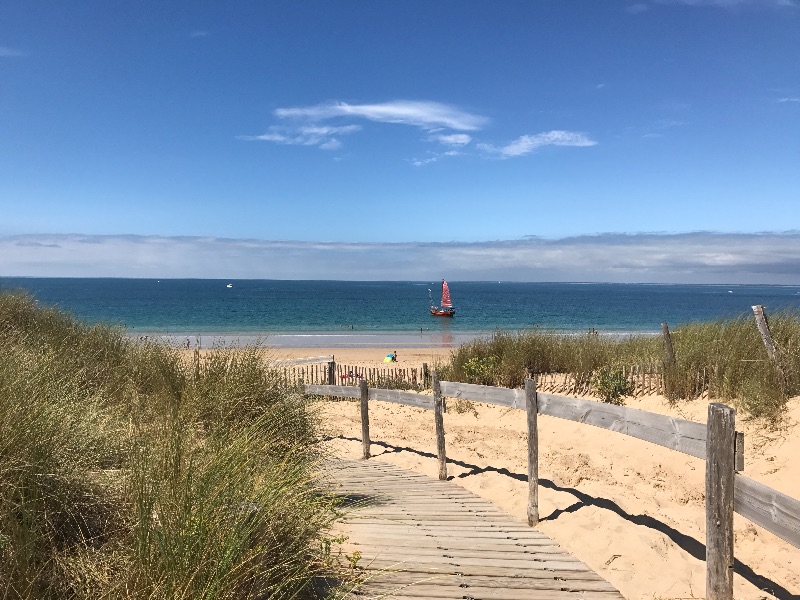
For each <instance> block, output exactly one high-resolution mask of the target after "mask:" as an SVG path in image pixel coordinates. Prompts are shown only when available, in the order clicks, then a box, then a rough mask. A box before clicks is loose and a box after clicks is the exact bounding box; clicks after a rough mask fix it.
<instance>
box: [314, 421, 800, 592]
mask: <svg viewBox="0 0 800 600" xmlns="http://www.w3.org/2000/svg"><path fill="white" fill-rule="evenodd" d="M326 439H339V440H347V441H352V442H359V443H360V442H361V438H353V437H345V436H336V437H329V438H326ZM370 443H371V445H373V446H380V447H382V448H384V449H385V452H382V453H381V454H390V453H396V452H410V453H412V454H416V455H418V456H422V457H425V458H433V459H436V458H437V457H436V454H434V453H432V452H424V451H421V450H415V449H414V448H408V447H405V446H393V445H391V444H387V443H385V442H376V441H371V442H370ZM374 456H380V455H379V454H376V455H374ZM447 462H448V463H450V464H453V465H457V466H459V467H461V468H463V469H467V471H466V472H465V473H461V474H460V475H456V476H451V477H448V480H450V481H453V480H455V479H464V478H467V477H472V476H473V475H480V474H481V473H497V474H499V475H503V476H505V477H510V478H512V479H515V480H517V481H522V482H525V483H527V481H528V476H527V475H526V474H523V473H514V472H512V471H509V470H508V469H506V468H500V469H498V468H497V467H479V466H477V465H471V464H469V463H465V462H463V461H460V460H453V459H451V458H448V459H447ZM539 485H540V486H542V487H546V488H548V489H551V490H554V491H556V492H566V493H568V494H571V495H573V496H574V497H575V498H577V502H575V503H574V504H571V505H570V506H568V507H567V508H562V509H558V510H554V511H553V512H552V513H550V514H549V515H547V516H546V517H542V518H541V519H540V520H541V521H555V520H557V519H558V517H560V516H561V515H562V514H565V513H574V512H577V511H579V510H580V509H581V508H584V507H587V506H594V507H597V508H602V509H603V510H608V511H611V512H613V513H615V514H617V515H618V516H620V517H622V518H623V519H625V520H626V521H629V522H631V523H633V524H634V525H638V526H640V527H647V528H648V529H652V530H654V531H658V532H659V533H662V534H663V535H665V536H667V537H668V538H669V539H671V540H672V541H673V542H674V543H675V544H676V545H677V546H678V547H679V548H681V549H682V550H684V551H685V552H688V553H689V554H691V555H692V556H693V557H694V558H696V559H697V560H702V561H705V559H706V546H705V544H703V543H702V542H700V541H698V540H696V539H695V538H693V537H691V536H688V535H686V534H683V533H681V532H680V531H678V530H677V529H675V528H674V527H671V526H670V525H667V524H666V523H664V522H663V521H659V520H658V519H656V518H654V517H651V516H649V515H642V514H639V515H632V514H630V513H629V512H627V511H626V510H624V509H623V508H622V507H621V506H619V504H617V503H616V502H614V501H613V500H609V499H607V498H598V497H595V496H591V495H589V494H586V493H584V492H581V491H580V490H576V489H575V488H569V487H562V486H560V485H558V484H556V483H554V482H552V481H550V480H549V479H541V478H540V479H539ZM733 570H734V572H735V573H736V574H737V575H739V576H740V577H742V578H743V579H745V580H746V581H748V582H750V583H751V584H753V585H754V586H756V587H757V588H758V589H759V590H763V591H765V592H769V593H770V594H772V595H773V596H775V597H776V598H778V599H779V600H791V599H796V598H797V596H796V595H795V594H792V593H791V592H790V591H789V590H787V589H786V588H784V587H783V586H781V585H780V584H778V583H776V582H774V581H772V580H771V579H768V578H767V577H764V576H763V575H759V574H758V573H756V572H755V571H753V569H751V568H750V567H749V566H748V565H746V564H744V563H743V562H741V561H740V560H739V559H734V566H733Z"/></svg>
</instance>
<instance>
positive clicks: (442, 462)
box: [432, 371, 447, 481]
mask: <svg viewBox="0 0 800 600" xmlns="http://www.w3.org/2000/svg"><path fill="white" fill-rule="evenodd" d="M432 377H433V418H434V421H435V423H436V454H437V455H438V457H439V479H441V480H442V481H446V480H447V455H446V454H445V447H444V417H443V416H442V409H443V408H444V407H443V402H442V386H441V385H440V384H439V374H438V373H437V372H436V371H434V372H433V373H432Z"/></svg>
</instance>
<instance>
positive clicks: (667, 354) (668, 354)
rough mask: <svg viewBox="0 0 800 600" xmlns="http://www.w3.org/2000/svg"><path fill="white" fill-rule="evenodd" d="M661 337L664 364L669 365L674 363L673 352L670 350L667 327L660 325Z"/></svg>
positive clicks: (670, 339)
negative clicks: (662, 340) (662, 338)
mask: <svg viewBox="0 0 800 600" xmlns="http://www.w3.org/2000/svg"><path fill="white" fill-rule="evenodd" d="M661 335H663V336H664V362H665V363H666V364H668V365H671V364H672V363H674V362H675V350H674V349H673V348H672V337H671V336H670V335H669V325H667V324H666V323H662V324H661Z"/></svg>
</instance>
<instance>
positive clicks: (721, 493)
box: [706, 402, 736, 600]
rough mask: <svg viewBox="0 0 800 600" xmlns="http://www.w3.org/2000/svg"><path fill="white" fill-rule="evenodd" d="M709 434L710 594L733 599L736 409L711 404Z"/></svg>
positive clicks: (714, 598)
mask: <svg viewBox="0 0 800 600" xmlns="http://www.w3.org/2000/svg"><path fill="white" fill-rule="evenodd" d="M707 427H708V436H707V438H706V598H707V599H708V600H732V599H733V482H734V461H735V456H734V455H735V447H736V411H735V410H734V409H732V408H731V407H729V406H725V405H724V404H720V403H718V402H713V403H711V404H709V405H708V425H707Z"/></svg>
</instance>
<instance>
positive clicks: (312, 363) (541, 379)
mask: <svg viewBox="0 0 800 600" xmlns="http://www.w3.org/2000/svg"><path fill="white" fill-rule="evenodd" d="M390 364H391V363H390ZM273 367H274V368H275V369H276V370H277V371H278V372H279V373H280V374H281V375H282V376H283V378H284V379H285V380H286V381H287V382H289V383H293V384H305V383H312V384H328V385H352V386H358V385H359V382H360V381H361V380H365V381H366V382H367V384H368V385H370V386H371V387H393V388H409V389H411V388H413V389H423V388H424V389H429V388H430V385H431V371H430V369H429V368H428V365H427V363H422V366H421V367H399V366H394V367H392V366H387V367H365V366H358V365H356V366H351V365H342V364H339V363H337V362H336V361H334V360H333V356H317V357H309V358H299V359H290V360H280V361H274V362H273ZM621 369H622V373H623V375H624V376H625V378H626V379H627V380H628V381H629V382H630V383H631V384H632V386H633V390H632V393H631V394H630V395H631V396H634V397H641V396H646V395H648V394H663V393H664V392H665V391H666V390H665V387H664V372H663V365H662V364H661V363H659V362H657V361H650V362H649V363H641V364H636V365H626V366H623V367H621ZM536 385H537V388H538V389H539V390H540V391H543V392H551V393H560V394H590V393H591V392H592V373H591V372H587V373H577V374H576V373H541V374H539V375H537V380H536ZM707 385H708V377H707V376H706V374H705V372H701V373H699V374H698V381H697V389H698V390H704V389H706V387H707Z"/></svg>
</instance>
